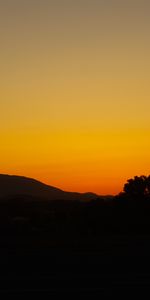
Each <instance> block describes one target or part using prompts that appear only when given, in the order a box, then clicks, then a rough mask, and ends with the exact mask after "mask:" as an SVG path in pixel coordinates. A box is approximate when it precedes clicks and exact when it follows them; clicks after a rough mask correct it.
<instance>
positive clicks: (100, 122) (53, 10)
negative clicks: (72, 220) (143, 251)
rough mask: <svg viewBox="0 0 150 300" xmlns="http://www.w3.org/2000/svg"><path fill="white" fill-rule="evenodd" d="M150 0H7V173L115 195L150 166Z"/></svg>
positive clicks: (3, 88)
mask: <svg viewBox="0 0 150 300" xmlns="http://www.w3.org/2000/svg"><path fill="white" fill-rule="evenodd" d="M149 33H150V2H149V1H147V0H130V1H129V0H41V1H40V0H0V139H1V145H0V173H4V174H5V173H6V174H15V175H25V176H28V177H34V178H36V179H39V180H41V181H43V182H45V183H47V184H50V185H53V186H57V187H59V188H62V189H64V190H68V191H79V192H85V191H92V192H96V193H98V194H117V193H119V192H120V191H121V190H122V188H123V185H124V183H125V182H126V180H127V179H128V178H131V177H133V176H134V175H143V174H145V175H148V174H149V173H150V55H149V53H150V34H149Z"/></svg>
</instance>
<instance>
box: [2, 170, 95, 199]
mask: <svg viewBox="0 0 150 300" xmlns="http://www.w3.org/2000/svg"><path fill="white" fill-rule="evenodd" d="M16 196H32V197H38V198H43V199H44V200H45V199H47V200H61V199H63V200H81V201H88V200H93V199H96V198H97V197H99V196H97V195H96V194H94V193H73V192H65V191H63V190H61V189H59V188H56V187H52V186H49V185H46V184H44V183H42V182H40V181H38V180H35V179H31V178H27V177H23V176H14V175H3V174H0V198H8V197H16Z"/></svg>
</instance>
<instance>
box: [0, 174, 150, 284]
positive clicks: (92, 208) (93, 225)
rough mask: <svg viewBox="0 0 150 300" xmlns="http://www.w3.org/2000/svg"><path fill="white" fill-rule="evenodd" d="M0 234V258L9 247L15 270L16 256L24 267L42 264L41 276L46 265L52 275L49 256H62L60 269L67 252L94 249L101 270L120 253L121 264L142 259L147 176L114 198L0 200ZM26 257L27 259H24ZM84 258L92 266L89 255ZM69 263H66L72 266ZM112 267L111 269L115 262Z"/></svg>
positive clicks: (149, 245)
mask: <svg viewBox="0 0 150 300" xmlns="http://www.w3.org/2000/svg"><path fill="white" fill-rule="evenodd" d="M40 196H41V195H40ZM0 234H1V240H0V244H1V253H3V254H1V255H4V252H3V249H4V251H5V249H9V251H10V252H11V253H13V255H12V254H11V255H12V256H9V258H10V257H13V261H15V264H16V265H18V267H19V266H20V263H19V262H18V257H20V255H23V259H24V260H25V262H26V265H28V268H30V266H29V264H28V263H30V265H32V263H33V261H34V257H36V262H37V259H38V265H39V264H40V262H41V265H40V270H42V271H40V272H45V268H46V270H47V266H49V270H47V272H52V270H53V271H54V269H55V264H54V263H53V262H52V259H51V255H54V254H52V253H55V255H56V260H59V256H60V255H63V257H62V259H61V262H60V265H61V264H63V263H64V264H65V265H64V268H65V266H66V263H65V261H67V259H68V257H70V256H68V255H71V253H72V251H78V253H80V254H81V253H87V252H88V253H89V254H88V255H92V253H93V251H94V252H95V251H96V253H99V254H98V257H97V260H99V263H100V264H101V266H102V265H103V264H104V265H105V267H104V269H105V268H106V265H107V260H108V259H110V257H112V256H113V257H120V256H121V255H122V257H124V259H125V262H126V264H127V265H128V263H129V261H130V264H131V260H130V256H131V257H132V260H133V257H134V255H135V254H136V256H138V255H140V257H141V255H142V257H147V256H148V255H149V253H150V176H148V177H146V176H140V177H138V176H135V177H134V178H133V179H129V180H128V181H127V183H125V185H124V188H123V192H122V193H120V194H119V195H117V196H115V197H108V198H99V197H97V198H96V199H94V200H91V201H79V200H77V201H75V200H74V201H73V200H72V201H69V200H65V199H64V200H63V199H60V200H53V201H52V200H50V201H48V200H47V199H46V200H45V199H42V198H41V197H40V198H38V197H33V196H29V195H17V196H12V197H8V198H1V200H0ZM143 243H144V246H142V247H143V248H142V247H141V244H142V245H143ZM53 251H55V252H53ZM58 252H59V255H58ZM20 253H22V254H20ZM27 253H30V258H29V257H28V256H27V257H28V258H26V255H27ZM37 253H38V254H37ZM50 253H51V254H50ZM62 253H64V254H62ZM66 253H67V254H66ZM5 255H6V254H5ZM5 255H4V257H5ZM18 255H19V256H18ZM37 257H38V258H37ZM44 257H46V261H45V267H44V266H43V263H42V262H43V259H44ZM88 257H89V260H90V261H91V262H90V263H92V260H93V256H88ZM19 259H20V258H19ZM73 259H74V258H71V259H70V260H71V264H72V263H73ZM63 260H64V262H63ZM13 261H12V263H13ZM21 262H22V263H23V261H22V260H21ZM78 263H79V262H77V264H78ZM80 264H81V262H80ZM86 264H87V262H85V263H84V268H85V270H86ZM146 264H148V260H147V261H146ZM16 265H15V268H16ZM118 266H119V264H118ZM24 268H25V265H24ZM34 268H35V269H36V263H35V264H34ZM101 268H102V267H101ZM113 268H114V269H115V270H116V268H117V264H116V263H115V266H113ZM19 270H20V269H19ZM50 270H51V271H50ZM32 271H33V269H32ZM19 272H20V271H19ZM26 272H27V271H26ZM69 272H70V271H69ZM87 272H88V271H87ZM90 272H92V271H90ZM69 274H70V273H69ZM89 274H90V273H89ZM38 276H39V275H38ZM68 276H70V275H68ZM89 276H90V275H89ZM67 280H68V277H67Z"/></svg>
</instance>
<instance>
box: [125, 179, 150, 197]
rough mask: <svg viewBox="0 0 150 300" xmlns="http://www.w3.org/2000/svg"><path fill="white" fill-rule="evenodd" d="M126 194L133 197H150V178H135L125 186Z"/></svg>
mask: <svg viewBox="0 0 150 300" xmlns="http://www.w3.org/2000/svg"><path fill="white" fill-rule="evenodd" d="M123 190H124V193H125V194H126V195H128V196H131V197H134V198H135V197H138V198H142V197H150V176H148V177H146V176H144V175H142V176H135V177H134V178H133V179H129V180H128V181H127V183H126V184H125V185H124V189H123Z"/></svg>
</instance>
